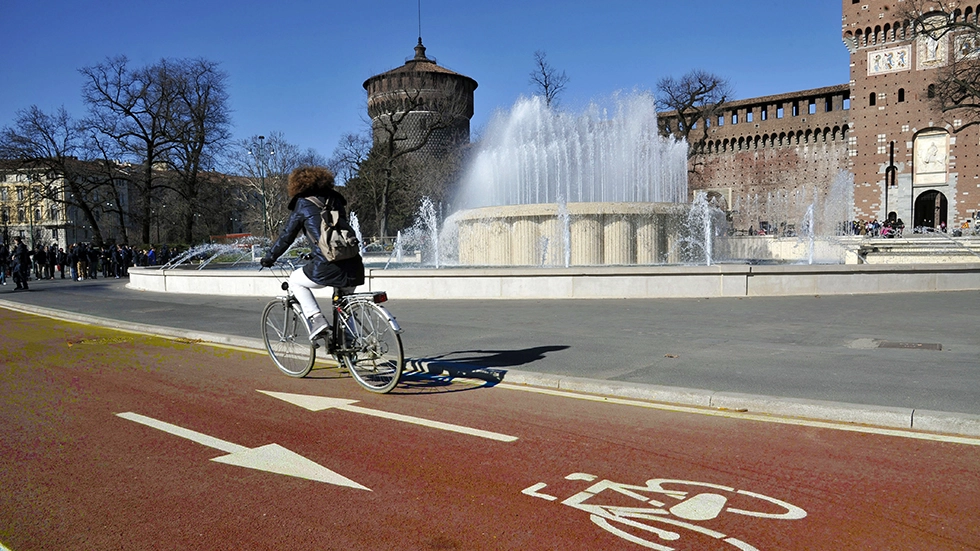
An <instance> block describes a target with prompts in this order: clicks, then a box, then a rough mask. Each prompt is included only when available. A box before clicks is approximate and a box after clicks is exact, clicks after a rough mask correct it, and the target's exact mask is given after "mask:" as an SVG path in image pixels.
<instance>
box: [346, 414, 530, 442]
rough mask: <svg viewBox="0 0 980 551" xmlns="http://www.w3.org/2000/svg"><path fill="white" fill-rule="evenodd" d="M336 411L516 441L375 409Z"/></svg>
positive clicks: (488, 432)
mask: <svg viewBox="0 0 980 551" xmlns="http://www.w3.org/2000/svg"><path fill="white" fill-rule="evenodd" d="M337 409H342V410H345V411H350V412H352V413H363V414H364V415H373V416H375V417H381V418H384V419H390V420H392V421H401V422H402V423H411V424H414V425H420V426H423V427H429V428H433V429H439V430H445V431H449V432H457V433H460V434H468V435H470V436H479V437H480V438H486V439H489V440H496V441H498V442H514V441H515V440H517V437H516V436H508V435H506V434H500V433H496V432H490V431H485V430H481V429H474V428H471V427H464V426H461V425H453V424H450V423H443V422H441V421H432V420H429V419H422V418H420V417H411V416H409V415H401V414H399V413H390V412H387V411H380V410H376V409H368V408H362V407H360V406H342V407H339V408H337Z"/></svg>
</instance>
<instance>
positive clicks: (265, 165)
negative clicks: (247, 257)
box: [230, 132, 326, 236]
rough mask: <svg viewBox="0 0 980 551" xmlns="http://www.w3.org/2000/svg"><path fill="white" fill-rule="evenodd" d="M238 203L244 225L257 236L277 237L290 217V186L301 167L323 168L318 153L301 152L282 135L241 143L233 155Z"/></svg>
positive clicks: (261, 137)
mask: <svg viewBox="0 0 980 551" xmlns="http://www.w3.org/2000/svg"><path fill="white" fill-rule="evenodd" d="M230 161H231V169H232V171H234V172H235V173H236V174H237V175H238V176H236V177H235V178H234V183H235V185H234V186H233V188H234V189H235V190H236V195H235V202H236V203H237V204H238V205H240V209H239V211H240V214H241V216H242V219H241V220H240V222H241V224H242V226H243V227H244V228H245V229H246V230H247V231H249V232H250V233H253V234H258V235H265V236H273V235H274V234H275V230H276V228H278V227H279V226H280V225H282V223H283V222H285V221H286V219H287V218H288V217H289V208H288V207H289V197H288V196H287V194H286V183H287V180H288V179H289V173H290V172H292V171H293V170H294V169H296V168H298V167H300V166H323V165H325V164H326V161H325V160H324V159H323V157H322V156H320V155H319V154H318V153H317V152H316V151H315V150H313V149H307V150H306V151H301V150H300V148H299V147H298V146H296V145H295V144H292V143H289V142H288V141H286V139H285V137H284V136H283V134H282V132H272V133H271V134H269V135H268V136H252V137H250V138H245V139H243V140H240V141H238V142H237V144H236V145H235V147H233V148H232V150H231V154H230Z"/></svg>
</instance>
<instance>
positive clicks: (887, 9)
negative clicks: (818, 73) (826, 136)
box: [842, 0, 980, 228]
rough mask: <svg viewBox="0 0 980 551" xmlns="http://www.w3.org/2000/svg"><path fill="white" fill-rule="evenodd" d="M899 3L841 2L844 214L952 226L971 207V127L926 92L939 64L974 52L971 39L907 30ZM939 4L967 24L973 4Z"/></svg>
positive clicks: (978, 185)
mask: <svg viewBox="0 0 980 551" xmlns="http://www.w3.org/2000/svg"><path fill="white" fill-rule="evenodd" d="M907 4H908V2H903V1H901V0H843V18H842V33H843V39H844V44H845V45H846V46H847V49H848V51H849V52H850V54H851V82H850V86H851V109H850V113H849V115H850V135H849V137H848V142H849V143H848V159H849V163H848V165H849V168H850V169H851V171H852V172H853V173H854V207H855V210H854V213H855V216H856V217H857V218H858V219H864V220H870V219H873V218H877V219H879V220H882V219H885V218H886V217H887V216H888V214H889V213H895V214H897V216H898V217H899V218H902V219H903V221H904V222H905V224H906V226H920V227H925V228H939V227H941V226H948V227H950V228H954V227H957V226H958V225H959V223H961V222H962V221H963V220H965V219H967V218H970V217H972V216H974V215H975V213H976V212H977V210H978V207H980V145H978V144H980V133H978V130H977V127H975V126H968V125H966V124H965V120H963V119H962V118H960V117H963V115H962V114H959V115H958V114H957V113H956V112H955V111H953V112H950V113H947V114H943V113H941V112H940V111H939V110H938V109H937V108H936V107H935V106H934V102H933V97H934V96H935V90H936V89H935V83H936V81H937V80H938V77H939V74H940V72H941V71H942V70H943V69H944V68H946V67H948V66H949V65H950V64H951V63H954V62H956V61H960V60H963V59H965V58H968V57H970V56H975V55H977V53H978V49H977V39H976V37H975V36H974V35H972V34H967V33H963V32H959V33H950V34H946V35H943V36H940V37H938V39H936V38H931V37H928V36H925V35H922V34H920V35H918V36H915V35H914V33H913V28H912V24H911V22H910V21H909V20H908V15H907V14H905V13H903V10H904V9H906V8H905V7H906V5H907ZM953 4H955V2H953ZM948 9H949V12H950V15H952V16H954V17H959V18H969V20H970V21H976V16H977V13H976V11H975V9H976V8H975V7H970V6H967V5H966V4H965V3H964V5H963V6H962V9H960V8H957V7H956V6H952V7H949V8H948ZM925 17H926V18H928V17H929V16H928V15H926V16H925Z"/></svg>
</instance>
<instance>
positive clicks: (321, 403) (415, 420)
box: [259, 390, 517, 442]
mask: <svg viewBox="0 0 980 551" xmlns="http://www.w3.org/2000/svg"><path fill="white" fill-rule="evenodd" d="M259 392H261V393H262V394H266V395H268V396H272V397H273V398H278V399H280V400H283V401H286V402H289V403H290V404H293V405H296V406H299V407H301V408H306V409H308V410H310V411H320V410H324V409H340V410H344V411H349V412H351V413H362V414H364V415H373V416H374V417H382V418H384V419H391V420H393V421H401V422H403V423H411V424H413V425H422V426H424V427H430V428H434V429H439V430H447V431H450V432H458V433H460V434H468V435H470V436H479V437H480V438H488V439H490V440H497V441H499V442H514V441H515V440H517V437H516V436H508V435H506V434H500V433H497V432H490V431H485V430H480V429H474V428H470V427H464V426H461V425H452V424H450V423H443V422H441V421H431V420H429V419H422V418H420V417H411V416H409V415H402V414H400V413H389V412H387V411H379V410H376V409H368V408H362V407H360V406H355V405H352V404H356V403H357V400H344V399H341V398H329V397H327V396H309V395H306V394H289V393H286V392H270V391H268V390H260V391H259Z"/></svg>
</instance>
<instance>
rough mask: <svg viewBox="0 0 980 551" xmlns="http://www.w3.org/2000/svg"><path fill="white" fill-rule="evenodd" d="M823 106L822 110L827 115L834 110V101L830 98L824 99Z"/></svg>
mask: <svg viewBox="0 0 980 551" xmlns="http://www.w3.org/2000/svg"><path fill="white" fill-rule="evenodd" d="M823 106H824V109H823V110H824V111H826V112H827V113H830V112H831V111H833V110H834V100H832V99H831V98H825V99H824V103H823Z"/></svg>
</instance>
